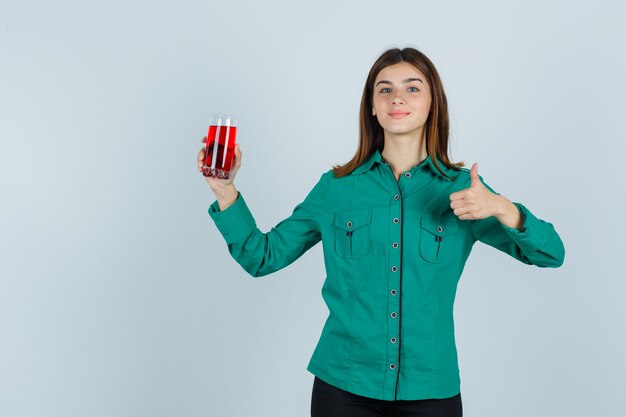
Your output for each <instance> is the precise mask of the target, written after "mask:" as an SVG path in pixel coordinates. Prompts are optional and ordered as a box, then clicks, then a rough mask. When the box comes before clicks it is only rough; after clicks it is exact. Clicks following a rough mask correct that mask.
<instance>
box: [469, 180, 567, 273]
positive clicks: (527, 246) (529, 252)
mask: <svg viewBox="0 0 626 417" xmlns="http://www.w3.org/2000/svg"><path fill="white" fill-rule="evenodd" d="M478 177H479V178H480V180H481V182H482V183H483V184H484V185H485V187H487V189H489V191H491V192H492V193H494V194H498V195H500V194H499V193H497V192H495V191H494V190H493V189H492V188H491V187H490V186H489V185H487V184H486V183H485V181H484V180H483V178H482V177H481V176H480V175H479V176H478ZM513 204H515V206H516V207H517V209H518V210H519V212H520V214H521V216H522V218H523V220H524V224H523V226H522V230H518V229H516V228H512V227H508V226H506V225H504V224H502V223H500V222H499V221H498V219H497V218H496V217H495V216H490V217H487V218H485V219H480V220H473V221H472V225H471V231H472V235H473V236H474V241H476V240H480V241H481V242H483V243H485V244H487V245H489V246H492V247H494V248H496V249H498V250H500V251H502V252H504V253H507V254H509V255H510V256H512V257H514V258H515V259H517V260H519V261H521V262H523V263H525V264H529V265H536V266H539V267H551V268H557V267H559V266H561V265H562V264H563V261H564V259H565V247H564V245H563V241H562V240H561V238H560V236H559V235H558V233H557V232H556V230H555V229H554V226H553V225H552V223H549V222H547V221H545V220H542V219H539V218H537V217H536V216H535V215H534V214H533V213H532V212H531V211H530V210H529V209H528V208H527V207H525V206H524V205H523V204H522V203H519V202H513Z"/></svg>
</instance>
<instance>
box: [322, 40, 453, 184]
mask: <svg viewBox="0 0 626 417" xmlns="http://www.w3.org/2000/svg"><path fill="white" fill-rule="evenodd" d="M400 62H408V63H409V64H411V65H413V66H414V67H415V68H417V69H418V70H419V71H420V72H421V73H422V74H424V76H425V77H426V80H427V82H428V85H429V86H430V92H431V96H432V103H431V108H430V110H431V111H430V113H429V115H428V118H427V119H426V124H425V136H426V152H427V153H428V155H430V158H431V160H432V161H433V163H434V164H435V166H436V167H437V169H438V170H439V171H441V172H442V174H444V175H445V176H446V177H448V178H450V177H449V176H448V175H446V173H445V171H443V170H442V169H441V167H440V166H439V164H438V163H437V158H438V159H439V161H441V162H442V163H443V164H444V165H445V166H446V167H447V168H449V169H454V170H457V171H458V170H459V168H460V167H463V166H465V164H464V163H463V162H458V163H452V162H451V161H450V159H449V158H448V138H449V121H448V101H447V99H446V94H445V92H444V90H443V84H442V83H441V79H440V78H439V73H438V72H437V69H436V68H435V66H434V65H433V63H432V62H431V61H430V59H428V57H427V56H426V55H424V54H423V53H422V52H420V51H418V50H417V49H414V48H404V49H398V48H394V49H389V50H387V51H385V52H384V53H383V54H382V55H381V56H380V57H379V58H378V59H377V60H376V62H374V65H372V68H371V69H370V72H369V75H368V76H367V81H366V82H365V87H364V88H363V96H362V97H361V110H360V115H359V147H358V149H357V151H356V154H355V155H354V157H353V158H352V160H350V161H349V162H348V163H346V164H345V165H337V166H334V167H333V173H334V174H335V177H336V178H340V177H343V176H345V175H348V174H350V173H351V172H352V171H354V170H355V169H356V168H357V167H358V166H359V165H361V164H362V163H363V162H365V161H366V160H367V159H368V158H369V157H370V156H371V155H372V154H373V153H374V152H375V150H376V149H378V150H379V151H380V152H382V149H383V147H384V144H385V142H384V138H385V137H384V131H383V128H382V126H381V125H380V123H378V119H377V118H376V116H373V115H372V113H371V109H372V108H373V94H374V81H376V77H377V76H378V73H379V72H380V71H381V70H382V69H383V68H385V67H388V66H391V65H394V64H398V63H400ZM435 157H436V158H435Z"/></svg>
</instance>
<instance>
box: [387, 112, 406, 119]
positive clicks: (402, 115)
mask: <svg viewBox="0 0 626 417" xmlns="http://www.w3.org/2000/svg"><path fill="white" fill-rule="evenodd" d="M408 115H409V113H389V116H391V118H392V119H402V118H403V117H406V116H408Z"/></svg>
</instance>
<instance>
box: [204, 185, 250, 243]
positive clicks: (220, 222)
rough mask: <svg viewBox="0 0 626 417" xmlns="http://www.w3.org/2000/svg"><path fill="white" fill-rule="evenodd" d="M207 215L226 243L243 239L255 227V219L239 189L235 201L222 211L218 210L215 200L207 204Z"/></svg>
mask: <svg viewBox="0 0 626 417" xmlns="http://www.w3.org/2000/svg"><path fill="white" fill-rule="evenodd" d="M209 216H211V218H212V219H213V221H214V222H215V225H216V226H217V229H218V230H219V231H220V233H221V234H222V236H223V237H224V240H226V243H227V244H231V243H234V242H237V241H238V240H241V239H243V238H244V237H246V236H248V235H249V234H250V233H252V231H253V230H254V229H256V221H255V220H254V217H253V216H252V213H251V212H250V209H249V208H248V205H247V204H246V201H245V200H244V199H243V196H242V195H241V193H240V192H239V191H237V199H236V200H235V202H234V203H233V204H232V205H230V206H228V207H227V208H226V209H225V210H224V211H220V207H219V204H218V202H217V200H215V201H214V202H213V204H211V205H210V206H209Z"/></svg>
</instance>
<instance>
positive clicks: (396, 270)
mask: <svg viewBox="0 0 626 417" xmlns="http://www.w3.org/2000/svg"><path fill="white" fill-rule="evenodd" d="M398 186H399V185H398ZM391 208H392V216H393V217H392V218H391V223H390V236H391V247H392V248H393V249H392V251H390V252H389V258H388V261H389V262H390V265H389V270H390V273H389V275H388V279H389V285H390V289H389V295H388V297H390V299H389V303H388V305H389V310H388V311H387V314H388V316H387V320H389V321H388V323H389V334H388V336H387V340H386V343H387V345H388V346H387V349H388V351H387V354H388V356H387V357H388V360H389V365H388V366H389V369H390V370H392V371H394V370H396V368H397V362H396V361H399V360H400V358H399V354H400V352H399V344H400V343H399V340H400V327H399V326H400V316H399V314H398V313H397V312H398V311H399V308H400V297H399V291H398V288H399V287H400V279H401V268H402V265H401V260H402V253H401V249H399V248H400V244H401V238H402V222H401V221H400V220H401V219H402V199H401V193H400V190H398V193H397V194H393V197H392V200H391ZM393 378H394V380H395V383H396V384H397V379H396V376H394V377H393Z"/></svg>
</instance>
